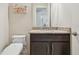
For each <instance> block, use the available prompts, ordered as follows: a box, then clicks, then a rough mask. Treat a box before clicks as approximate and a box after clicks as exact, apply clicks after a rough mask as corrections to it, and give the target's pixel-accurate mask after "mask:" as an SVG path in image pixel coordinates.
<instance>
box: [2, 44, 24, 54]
mask: <svg viewBox="0 0 79 59" xmlns="http://www.w3.org/2000/svg"><path fill="white" fill-rule="evenodd" d="M22 49H23V44H22V43H12V44H10V45H9V46H8V47H6V48H5V49H4V50H3V52H2V53H1V55H19V54H20V53H21V51H22Z"/></svg>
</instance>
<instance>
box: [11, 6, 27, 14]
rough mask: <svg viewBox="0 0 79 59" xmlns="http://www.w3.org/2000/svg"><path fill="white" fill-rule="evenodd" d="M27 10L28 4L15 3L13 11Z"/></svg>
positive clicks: (23, 11) (21, 12)
mask: <svg viewBox="0 0 79 59" xmlns="http://www.w3.org/2000/svg"><path fill="white" fill-rule="evenodd" d="M27 10H28V9H27V6H24V5H18V4H15V5H14V6H13V12H14V13H16V14H26V13H27Z"/></svg>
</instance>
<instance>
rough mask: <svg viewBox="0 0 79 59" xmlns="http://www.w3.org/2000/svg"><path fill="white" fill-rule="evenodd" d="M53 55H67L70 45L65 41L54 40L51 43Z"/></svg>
mask: <svg viewBox="0 0 79 59" xmlns="http://www.w3.org/2000/svg"><path fill="white" fill-rule="evenodd" d="M52 54H53V55H69V54H70V45H69V43H67V42H54V43H52Z"/></svg>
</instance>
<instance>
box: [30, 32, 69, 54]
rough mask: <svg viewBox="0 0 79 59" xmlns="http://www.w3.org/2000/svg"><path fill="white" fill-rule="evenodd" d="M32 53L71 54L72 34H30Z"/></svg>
mask: <svg viewBox="0 0 79 59" xmlns="http://www.w3.org/2000/svg"><path fill="white" fill-rule="evenodd" d="M30 54H31V55H69V54H70V34H39V33H38V34H33V33H32V34H30Z"/></svg>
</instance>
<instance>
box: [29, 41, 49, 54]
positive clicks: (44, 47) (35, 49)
mask: <svg viewBox="0 0 79 59" xmlns="http://www.w3.org/2000/svg"><path fill="white" fill-rule="evenodd" d="M30 49H31V51H30V52H31V55H49V54H50V52H49V44H48V43H47V42H31V48H30Z"/></svg>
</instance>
